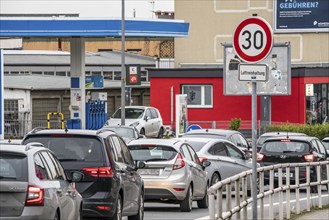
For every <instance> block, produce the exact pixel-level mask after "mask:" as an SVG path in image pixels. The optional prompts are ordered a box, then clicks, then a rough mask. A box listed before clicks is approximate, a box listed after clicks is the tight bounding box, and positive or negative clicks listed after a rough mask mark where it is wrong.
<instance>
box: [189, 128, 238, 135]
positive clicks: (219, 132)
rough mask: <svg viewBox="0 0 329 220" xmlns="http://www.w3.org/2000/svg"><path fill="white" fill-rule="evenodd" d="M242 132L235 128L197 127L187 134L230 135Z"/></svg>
mask: <svg viewBox="0 0 329 220" xmlns="http://www.w3.org/2000/svg"><path fill="white" fill-rule="evenodd" d="M236 133H240V132H238V131H235V130H225V129H196V130H191V131H188V132H187V133H185V134H186V135H189V134H212V135H219V136H225V137H227V136H230V135H232V134H236Z"/></svg>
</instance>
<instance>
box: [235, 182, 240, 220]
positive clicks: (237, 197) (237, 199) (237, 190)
mask: <svg viewBox="0 0 329 220" xmlns="http://www.w3.org/2000/svg"><path fill="white" fill-rule="evenodd" d="M234 188H235V206H240V181H239V179H237V180H236V181H235V185H234ZM236 218H237V219H240V211H239V212H238V213H236Z"/></svg>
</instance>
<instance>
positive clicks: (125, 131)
mask: <svg viewBox="0 0 329 220" xmlns="http://www.w3.org/2000/svg"><path fill="white" fill-rule="evenodd" d="M108 128H109V129H111V130H112V131H114V132H115V133H117V134H118V135H119V136H121V137H126V138H136V137H135V133H134V128H125V127H108Z"/></svg>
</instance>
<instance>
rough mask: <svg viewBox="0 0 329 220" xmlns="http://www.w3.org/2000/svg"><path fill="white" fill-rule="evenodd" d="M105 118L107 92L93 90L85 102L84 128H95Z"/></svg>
mask: <svg viewBox="0 0 329 220" xmlns="http://www.w3.org/2000/svg"><path fill="white" fill-rule="evenodd" d="M106 119H107V93H106V92H93V93H91V98H90V99H89V100H88V102H87V103H86V129H90V130H97V129H100V128H102V127H103V125H104V124H105V121H106Z"/></svg>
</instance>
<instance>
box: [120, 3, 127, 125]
mask: <svg viewBox="0 0 329 220" xmlns="http://www.w3.org/2000/svg"><path fill="white" fill-rule="evenodd" d="M121 4H122V6H121V10H122V11H121V125H125V118H126V115H125V114H126V112H125V105H126V99H125V86H126V85H125V84H126V81H125V0H121Z"/></svg>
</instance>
